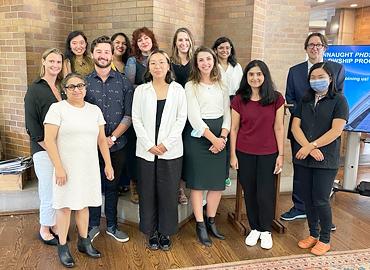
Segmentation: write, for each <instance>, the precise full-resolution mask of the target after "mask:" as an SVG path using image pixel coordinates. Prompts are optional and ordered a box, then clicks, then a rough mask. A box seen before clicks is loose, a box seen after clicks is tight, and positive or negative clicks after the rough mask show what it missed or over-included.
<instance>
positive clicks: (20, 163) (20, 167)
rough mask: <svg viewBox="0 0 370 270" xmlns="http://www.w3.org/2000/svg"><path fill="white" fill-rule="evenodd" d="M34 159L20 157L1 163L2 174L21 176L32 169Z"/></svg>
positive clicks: (0, 171) (0, 172)
mask: <svg viewBox="0 0 370 270" xmlns="http://www.w3.org/2000/svg"><path fill="white" fill-rule="evenodd" d="M32 164H33V162H32V157H18V158H14V159H10V160H4V161H0V174H19V173H22V172H23V171H25V170H26V169H28V168H29V167H31V166H32Z"/></svg>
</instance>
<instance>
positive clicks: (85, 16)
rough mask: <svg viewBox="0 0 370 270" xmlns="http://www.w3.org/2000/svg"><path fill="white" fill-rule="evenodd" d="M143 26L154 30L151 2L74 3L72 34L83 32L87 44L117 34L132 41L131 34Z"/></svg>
mask: <svg viewBox="0 0 370 270" xmlns="http://www.w3.org/2000/svg"><path fill="white" fill-rule="evenodd" d="M143 26H146V27H148V28H153V0H141V1H140V0H137V1H131V0H124V1H122V0H110V1H109V0H108V1H101V0H91V1H85V0H74V1H73V30H82V31H83V32H84V33H85V34H86V36H87V38H88V40H89V43H91V41H92V40H93V39H95V38H96V37H98V36H101V35H108V36H111V35H113V34H114V33H116V32H123V33H125V34H127V36H128V37H129V38H130V39H131V37H132V32H133V31H134V30H135V29H137V28H140V27H143Z"/></svg>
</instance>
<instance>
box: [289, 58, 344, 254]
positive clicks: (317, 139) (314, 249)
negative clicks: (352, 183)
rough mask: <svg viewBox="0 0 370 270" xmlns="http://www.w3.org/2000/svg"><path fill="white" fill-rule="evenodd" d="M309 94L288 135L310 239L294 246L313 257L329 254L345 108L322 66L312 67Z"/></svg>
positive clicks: (328, 74)
mask: <svg viewBox="0 0 370 270" xmlns="http://www.w3.org/2000/svg"><path fill="white" fill-rule="evenodd" d="M308 79H309V82H310V86H311V88H310V90H309V92H308V93H307V95H306V96H305V97H304V98H303V99H302V101H301V102H300V103H299V104H298V106H297V109H295V111H294V118H293V123H292V132H293V135H294V138H295V140H296V142H295V145H294V149H293V155H294V160H293V162H294V163H295V165H297V166H296V171H295V173H296V174H297V177H299V179H301V191H300V194H301V196H302V198H303V201H304V203H305V207H306V214H307V222H308V226H309V230H310V236H308V237H307V238H305V239H303V240H301V241H299V242H298V246H299V247H300V248H303V249H311V253H312V254H315V255H323V254H325V253H326V252H327V251H329V250H330V229H331V224H332V215H331V207H330V200H329V196H330V192H331V189H332V186H333V182H334V179H335V176H336V174H337V171H338V166H339V156H340V155H339V149H340V135H341V134H342V131H343V128H344V126H345V124H346V122H347V120H348V104H347V101H346V99H345V97H344V96H343V95H342V94H340V93H338V92H337V89H336V86H335V85H336V84H335V79H334V77H333V73H332V71H331V70H330V68H329V66H328V65H327V64H326V63H316V64H314V65H313V66H312V67H311V69H310V72H309V74H308Z"/></svg>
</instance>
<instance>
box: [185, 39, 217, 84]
mask: <svg viewBox="0 0 370 270" xmlns="http://www.w3.org/2000/svg"><path fill="white" fill-rule="evenodd" d="M200 52H208V53H210V54H211V55H212V58H213V63H214V65H213V68H212V70H211V74H210V79H211V81H212V82H218V83H221V72H220V69H219V68H218V59H217V56H216V54H215V52H214V51H213V50H212V49H210V48H208V47H205V46H200V47H199V48H198V49H196V51H195V53H194V57H193V59H192V65H191V71H190V77H189V81H193V82H194V83H195V84H199V83H200V80H201V78H202V75H201V73H200V70H199V68H198V61H197V60H198V59H197V58H198V54H199V53H200Z"/></svg>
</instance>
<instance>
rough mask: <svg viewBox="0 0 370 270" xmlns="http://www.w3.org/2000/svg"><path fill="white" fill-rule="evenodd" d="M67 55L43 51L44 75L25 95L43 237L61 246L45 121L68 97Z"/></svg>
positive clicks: (26, 116) (41, 72)
mask: <svg viewBox="0 0 370 270" xmlns="http://www.w3.org/2000/svg"><path fill="white" fill-rule="evenodd" d="M62 65H63V54H62V52H61V51H60V50H58V49H56V48H52V49H49V50H46V51H45V52H44V53H43V54H42V59H41V71H40V77H39V78H38V79H37V80H36V81H34V82H33V83H32V84H31V85H30V86H29V88H28V90H27V93H26V96H25V98H24V111H25V122H26V130H27V133H28V134H29V136H30V140H31V151H32V158H33V163H34V168H35V173H36V176H37V179H38V193H39V198H40V225H41V226H40V235H39V237H40V239H41V240H42V241H43V243H45V244H48V245H57V244H58V240H57V239H56V237H55V236H56V234H55V233H56V232H57V230H56V228H54V227H55V225H56V220H55V209H53V207H52V202H53V197H52V194H53V170H54V167H53V164H52V162H51V160H50V158H49V156H48V154H47V152H46V148H45V142H44V125H43V121H44V118H45V115H46V113H47V112H48V110H49V107H50V106H51V104H53V103H55V102H58V101H61V100H62V99H65V94H64V92H63V91H62V89H61V86H60V83H61V80H62V79H63V75H62Z"/></svg>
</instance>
